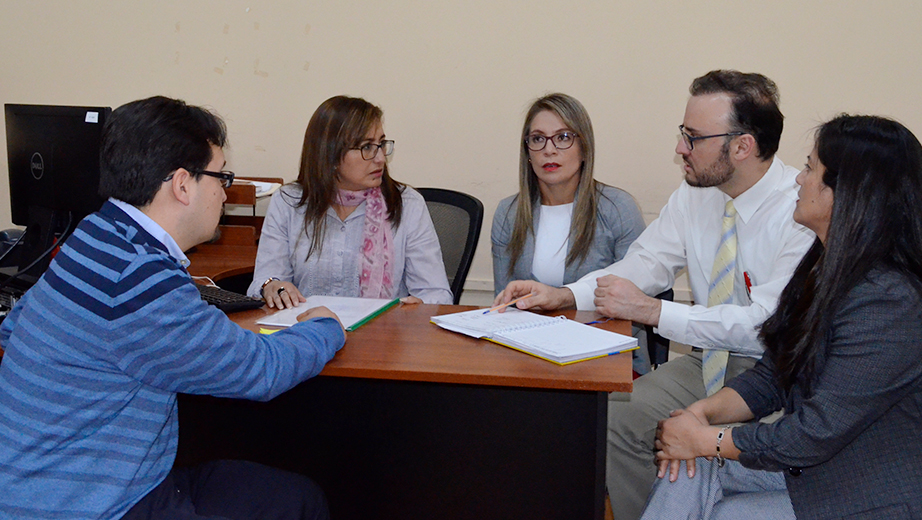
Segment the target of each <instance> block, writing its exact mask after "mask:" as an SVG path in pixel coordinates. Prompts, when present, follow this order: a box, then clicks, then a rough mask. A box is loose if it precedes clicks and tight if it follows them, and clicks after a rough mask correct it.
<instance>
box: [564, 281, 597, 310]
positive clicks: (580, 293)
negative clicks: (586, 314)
mask: <svg viewBox="0 0 922 520" xmlns="http://www.w3.org/2000/svg"><path fill="white" fill-rule="evenodd" d="M592 282H593V283H589V282H581V281H580V282H573V283H571V284H567V285H564V287H566V288H567V289H570V292H572V293H573V299H574V300H575V301H576V310H579V311H594V310H595V287H594V285H595V283H594V282H595V279H593V280H592Z"/></svg>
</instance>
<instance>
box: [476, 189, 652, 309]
mask: <svg viewBox="0 0 922 520" xmlns="http://www.w3.org/2000/svg"><path fill="white" fill-rule="evenodd" d="M597 185H598V186H599V187H600V188H601V194H600V195H601V196H600V197H599V207H598V215H597V218H596V225H595V240H594V241H593V243H592V245H591V246H590V248H589V254H588V255H587V256H586V258H585V259H584V260H583V261H582V262H574V263H571V264H568V265H567V266H566V269H565V271H564V277H563V283H565V284H567V283H572V282H575V281H576V280H579V279H580V278H582V277H583V276H584V275H586V274H588V273H590V272H592V271H595V270H597V269H602V268H603V267H608V266H610V265H611V264H613V263H615V262H617V261H618V260H621V258H622V257H624V253H626V252H627V249H628V247H629V246H630V245H631V244H632V243H633V242H634V240H635V239H636V238H637V237H638V236H640V233H642V232H643V230H644V228H645V227H646V224H644V221H643V217H642V216H641V214H640V208H639V207H638V206H637V202H635V201H634V198H633V197H631V195H630V194H628V192H626V191H624V190H621V189H618V188H614V187H612V186H607V185H605V184H602V183H597ZM516 197H518V195H513V196H511V197H507V198H505V199H503V200H501V201H500V203H499V206H498V207H497V208H496V213H494V214H493V229H492V232H491V233H490V238H491V240H492V242H493V289H494V294H499V292H500V291H502V290H503V289H504V288H505V287H506V284H508V283H509V282H510V281H512V280H534V279H535V277H534V276H533V275H532V273H531V264H532V262H533V261H534V254H535V237H534V235H533V234H530V235H529V236H528V238H527V239H526V241H525V248H524V249H523V250H522V255H521V256H520V257H519V260H518V262H516V263H515V266H514V267H513V269H512V275H511V276H510V275H509V261H510V258H509V254H508V253H507V251H506V248H507V247H508V245H509V241H510V240H511V239H512V227H513V225H515V213H516V202H517V200H516ZM539 214H540V212H537V211H536V212H535V214H534V216H533V218H534V226H535V228H537V226H538V217H539ZM571 245H572V244H571Z"/></svg>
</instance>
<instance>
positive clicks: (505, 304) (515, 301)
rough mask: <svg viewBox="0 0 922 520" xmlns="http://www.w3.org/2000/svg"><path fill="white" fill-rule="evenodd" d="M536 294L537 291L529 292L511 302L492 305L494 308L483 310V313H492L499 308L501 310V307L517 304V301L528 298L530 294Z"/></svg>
mask: <svg viewBox="0 0 922 520" xmlns="http://www.w3.org/2000/svg"><path fill="white" fill-rule="evenodd" d="M534 294H535V293H528V294H526V295H525V296H521V297H519V298H516V299H514V300H512V301H511V302H509V303H504V304H502V305H497V306H496V307H492V308H490V309H487V310H485V311H483V313H484V314H490V313H491V312H493V311H498V310H500V309H505V308H506V307H508V306H510V305H515V304H516V303H518V302H520V301H522V300H524V299H525V298H528V297H529V296H533V295H534Z"/></svg>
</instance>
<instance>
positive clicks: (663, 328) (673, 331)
mask: <svg viewBox="0 0 922 520" xmlns="http://www.w3.org/2000/svg"><path fill="white" fill-rule="evenodd" d="M690 308H691V307H689V306H688V305H685V304H684V303H676V302H671V301H669V300H662V305H661V307H660V311H659V325H657V327H656V328H657V333H658V334H659V335H660V336H662V337H664V338H666V339H669V340H672V341H676V342H679V343H685V344H687V343H688V342H687V338H686V334H685V331H686V330H688V315H689V309H690Z"/></svg>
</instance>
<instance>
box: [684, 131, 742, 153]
mask: <svg viewBox="0 0 922 520" xmlns="http://www.w3.org/2000/svg"><path fill="white" fill-rule="evenodd" d="M679 133H680V134H682V139H684V140H685V146H687V147H688V151H689V152H690V151H692V150H694V149H695V141H700V140H702V139H711V138H712V137H731V136H737V135H743V134H745V133H746V132H727V133H725V134H714V135H701V136H695V137H693V136H690V135H688V134H687V133H686V132H685V125H679Z"/></svg>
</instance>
